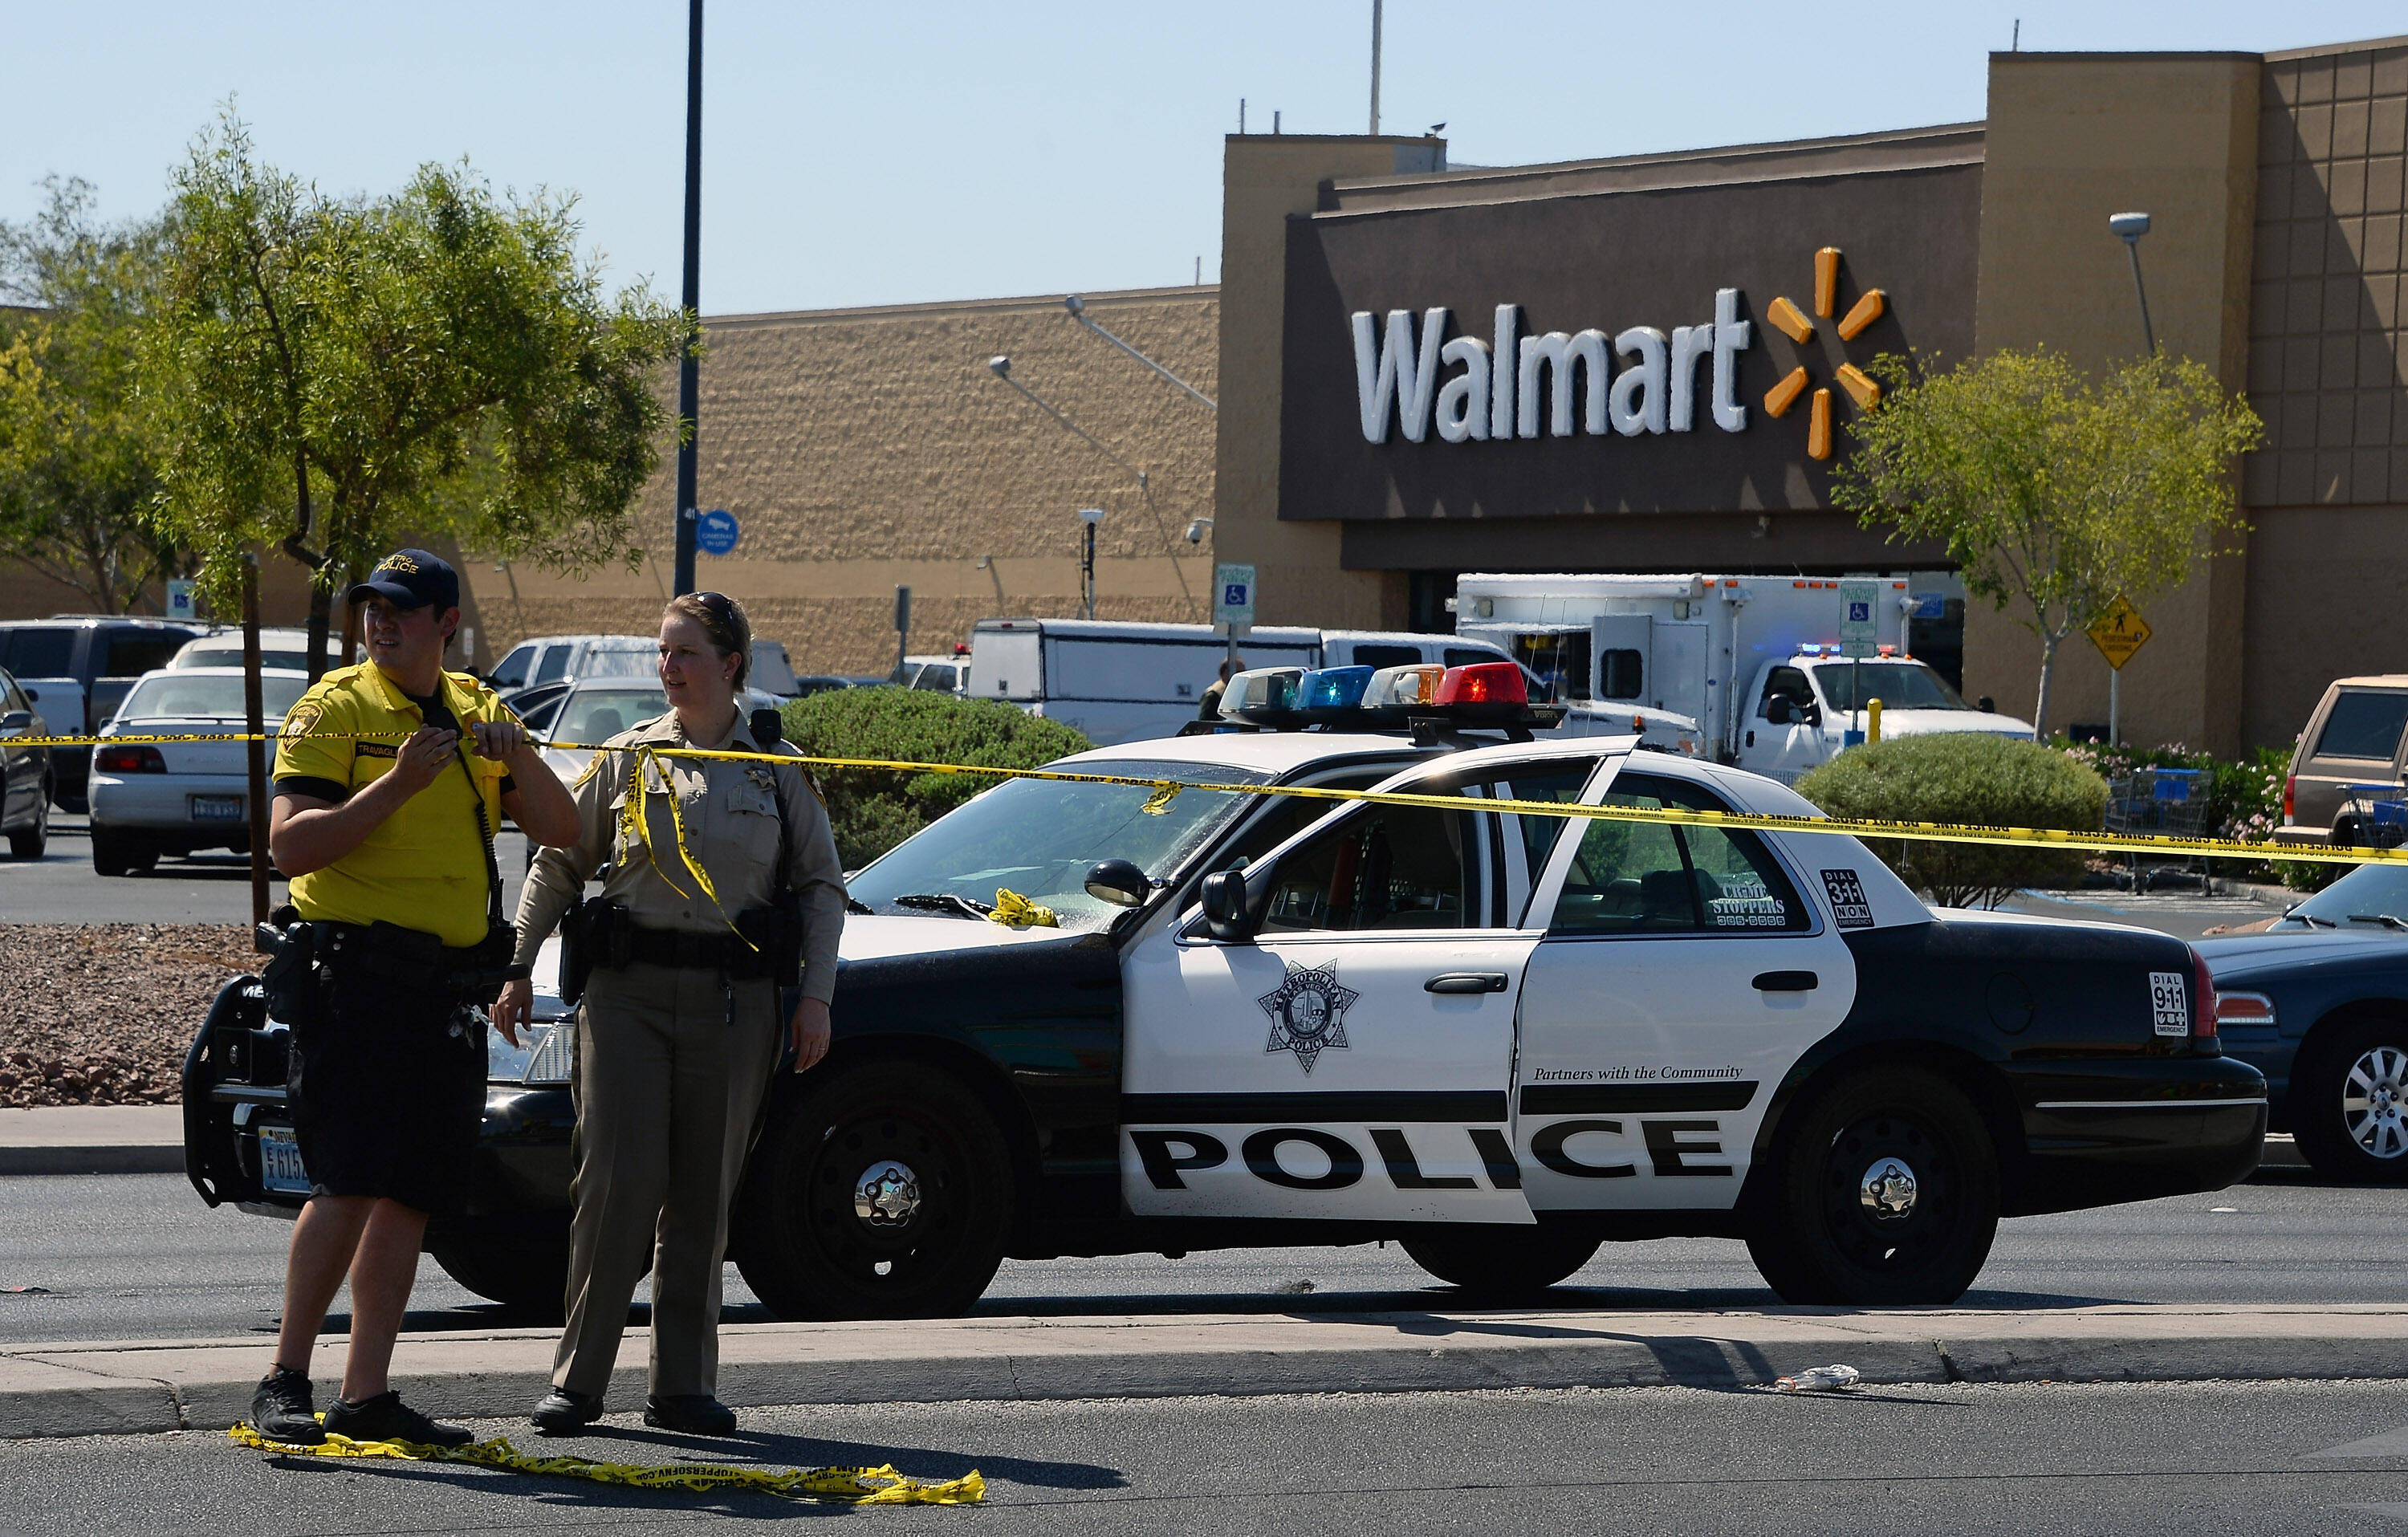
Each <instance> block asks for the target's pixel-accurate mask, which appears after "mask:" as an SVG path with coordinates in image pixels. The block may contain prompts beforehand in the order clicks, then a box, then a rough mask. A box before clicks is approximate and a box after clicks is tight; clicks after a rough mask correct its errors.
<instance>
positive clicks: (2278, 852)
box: [13, 731, 2408, 865]
mask: <svg viewBox="0 0 2408 1537" xmlns="http://www.w3.org/2000/svg"><path fill="white" fill-rule="evenodd" d="M306 735H308V736H309V737H311V738H316V739H321V740H380V739H382V738H389V737H395V736H406V735H408V733H405V732H392V731H386V732H337V731H326V732H316V731H313V732H308V733H306ZM275 740H279V739H278V738H277V737H275V736H273V735H266V736H252V735H250V734H248V733H244V732H222V733H214V734H198V735H187V736H130V735H129V736H122V737H33V738H17V739H13V745H16V746H21V747H88V746H92V745H94V744H98V743H107V744H108V745H112V746H146V745H165V744H168V743H175V742H229V741H240V742H248V741H275ZM283 740H294V739H291V738H287V739H283ZM545 750H546V751H548V752H555V753H600V752H610V753H641V754H651V755H652V756H655V757H676V758H724V759H728V760H731V761H735V762H740V763H783V764H791V765H795V766H796V767H800V768H867V769H876V770H882V771H885V772H891V773H911V774H972V775H979V776H982V777H986V778H991V779H1037V780H1054V781H1058V782H1062V783H1074V784H1130V785H1138V786H1141V787H1144V788H1149V789H1152V790H1153V791H1154V796H1153V797H1150V798H1149V799H1148V800H1147V801H1146V803H1145V805H1144V806H1143V807H1141V808H1140V810H1142V811H1146V812H1152V813H1154V814H1156V815H1159V814H1160V813H1161V812H1165V811H1167V810H1168V808H1169V805H1170V803H1171V802H1172V801H1173V800H1175V799H1177V798H1178V797H1179V796H1180V795H1181V794H1183V793H1184V792H1186V791H1189V790H1202V791H1207V792H1210V793H1211V794H1215V795H1244V796H1295V797H1303V798H1305V799H1309V800H1329V801H1345V800H1368V801H1372V802H1375V803H1377V804H1379V805H1383V806H1425V807H1434V808H1437V809H1439V810H1442V811H1462V810H1464V809H1465V807H1466V805H1467V804H1469V805H1471V806H1473V807H1476V808H1477V809H1478V810H1481V811H1484V812H1509V813H1512V814H1513V815H1517V816H1560V817H1568V818H1576V819H1582V820H1587V821H1597V822H1650V823H1669V824H1674V825H1678V826H1707V827H1744V828H1748V829H1750V830H1753V831H1762V832H1781V833H1797V834H1806V835H1812V836H1822V837H1831V836H1844V837H1849V838H1871V839H1887V840H1902V841H1906V842H1917V843H1979V844H1987V845H1993V846H1999V847H2006V848H2051V849H2064V850H2068V851H2071V852H2075V853H2083V854H2131V855H2143V854H2149V855H2181V856H2183V857H2186V858H2204V859H2248V860H2261V859H2290V860H2300V861H2306V862H2312V863H2319V864H2334V865H2367V864H2389V865H2402V864H2408V847H2403V848H2392V849H2374V848H2354V847H2340V848H2336V847H2334V846H2332V845H2330V844H2324V843H2273V842H2265V843H2245V842H2241V841H2238V840H2228V839H2220V838H2176V837H2173V836H2171V834H2166V833H2111V832H2076V831H2072V830H2070V829H2066V828H2060V827H1985V826H1973V825H1971V824H1965V823H1954V822H1891V821H1878V820H1872V819H1868V818H1861V817H1849V818H1843V817H1821V816H1782V815H1774V814H1770V813H1766V812H1699V811H1691V810H1690V809H1688V808H1687V807H1684V806H1613V805H1598V806H1581V805H1574V804H1572V803H1571V802H1570V801H1561V800H1506V799H1502V798H1490V797H1469V796H1455V795H1426V794H1422V793H1419V792H1416V791H1411V790H1337V789H1331V788H1328V787H1326V786H1322V785H1311V784H1230V783H1219V782H1215V781H1212V780H1203V779H1162V778H1152V777H1145V776H1140V775H1133V774H1106V773H1092V772H1087V771H1085V770H1081V769H1068V768H997V767H996V766H994V765H991V764H981V763H914V762H910V761H908V760H904V759H896V758H840V757H813V756H810V755H808V754H791V753H742V752H737V751H735V750H733V749H729V748H704V747H663V746H659V745H657V744H653V743H649V742H647V743H643V744H640V745H638V746H619V747H606V746H604V745H603V744H602V743H599V742H550V743H547V744H545ZM2403 794H2408V792H2403Z"/></svg>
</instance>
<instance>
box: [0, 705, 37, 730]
mask: <svg viewBox="0 0 2408 1537" xmlns="http://www.w3.org/2000/svg"><path fill="white" fill-rule="evenodd" d="M33 724H34V712H33V711H30V710H12V711H8V713H7V714H6V715H0V731H23V730H26V729H28V728H29V727H31V726H32V725H33Z"/></svg>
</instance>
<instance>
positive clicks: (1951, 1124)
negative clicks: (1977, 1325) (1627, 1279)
mask: <svg viewBox="0 0 2408 1537" xmlns="http://www.w3.org/2000/svg"><path fill="white" fill-rule="evenodd" d="M1774 1158H1775V1162H1774V1164H1773V1167H1771V1168H1770V1169H1768V1170H1767V1171H1765V1172H1766V1173H1767V1174H1768V1175H1770V1182H1769V1185H1768V1188H1767V1191H1766V1199H1765V1201H1764V1203H1763V1208H1762V1210H1761V1212H1760V1214H1759V1215H1758V1217H1757V1220H1756V1223H1755V1224H1754V1225H1753V1227H1752V1228H1751V1231H1750V1233H1749V1236H1748V1241H1747V1248H1748V1254H1749V1255H1750V1256H1751V1257H1753V1258H1754V1259H1755V1260H1756V1269H1757V1270H1758V1271H1762V1272H1763V1275H1764V1278H1765V1280H1766V1281H1767V1282H1769V1283H1770V1284H1771V1286H1772V1289H1773V1290H1775V1291H1777V1292H1779V1293H1780V1294H1781V1296H1782V1299H1783V1300H1785V1301H1789V1302H1801V1303H1826V1304H1841V1305H1848V1306H1860V1307H1863V1306H1870V1307H1884V1306H1896V1305H1902V1304H1910V1303H1928V1302H1953V1301H1955V1300H1957V1298H1958V1297H1961V1296H1963V1295H1964V1292H1965V1289H1966V1288H1967V1287H1968V1286H1971V1285H1972V1284H1973V1278H1974V1277H1975V1276H1976V1275H1978V1274H1980V1273H1981V1270H1982V1264H1983V1261H1984V1260H1985V1259H1987V1258H1988V1257H1989V1254H1990V1241H1991V1239H1992V1238H1993V1237H1995V1236H1996V1235H1997V1233H1998V1230H1999V1166H1998V1157H1997V1155H1996V1154H1995V1153H1994V1152H1993V1150H1992V1149H1991V1146H1990V1139H1989V1136H1988V1134H1987V1132H1986V1131H1985V1129H1984V1128H1983V1125H1982V1118H1981V1116H1980V1115H1979V1114H1977V1113H1975V1112H1974V1110H1973V1107H1972V1105H1971V1102H1969V1101H1968V1100H1967V1099H1966V1098H1965V1096H1964V1094H1963V1093H1962V1092H1961V1091H1960V1090H1958V1089H1957V1086H1956V1085H1953V1084H1951V1083H1949V1082H1948V1081H1947V1080H1946V1079H1945V1078H1942V1077H1941V1076H1940V1075H1939V1074H1937V1073H1932V1072H1926V1071H1923V1070H1917V1069H1904V1068H1893V1069H1886V1070H1881V1071H1876V1072H1868V1073H1860V1074H1857V1075H1856V1076H1853V1077H1849V1078H1846V1079H1842V1081H1840V1082H1839V1083H1836V1084H1834V1085H1831V1086H1830V1088H1829V1089H1828V1090H1827V1091H1825V1092H1822V1093H1819V1094H1817V1095H1816V1096H1815V1098H1814V1099H1813V1100H1812V1101H1811V1102H1809V1103H1807V1104H1803V1105H1800V1106H1799V1108H1798V1110H1797V1112H1796V1113H1795V1119H1794V1120H1793V1122H1792V1124H1791V1126H1790V1128H1789V1129H1788V1131H1787V1133H1786V1134H1785V1136H1784V1137H1783V1138H1782V1139H1781V1142H1780V1144H1779V1147H1778V1149H1777V1151H1776V1152H1775V1154H1774Z"/></svg>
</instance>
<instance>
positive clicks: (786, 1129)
mask: <svg viewBox="0 0 2408 1537" xmlns="http://www.w3.org/2000/svg"><path fill="white" fill-rule="evenodd" d="M813 1079H819V1080H820V1081H819V1082H817V1083H813V1082H811V1080H813ZM801 1090H802V1092H801V1093H799V1094H798V1095H796V1096H795V1097H794V1098H792V1099H785V1100H784V1101H783V1102H782V1103H781V1105H780V1106H779V1107H778V1108H777V1109H776V1110H774V1111H773V1112H772V1113H771V1116H770V1121H769V1126H768V1128H767V1130H765V1131H764V1132H763V1133H762V1137H761V1142H760V1144H759V1146H758V1147H756V1148H755V1149H754V1150H753V1163H752V1167H751V1169H750V1170H749V1171H748V1172H747V1173H746V1176H745V1183H744V1189H743V1191H742V1193H741V1194H740V1195H739V1196H738V1199H737V1206H736V1223H735V1226H736V1231H737V1242H736V1243H735V1245H734V1246H735V1248H736V1251H737V1261H736V1264H737V1269H738V1271H741V1272H742V1273H743V1276H744V1281H745V1284H746V1285H747V1286H751V1287H752V1288H753V1294H754V1295H755V1296H757V1297H759V1298H760V1299H761V1300H762V1301H763V1302H764V1303H765V1304H767V1307H768V1309H769V1311H770V1312H772V1313H774V1314H777V1315H778V1316H779V1317H781V1318H935V1317H944V1316H949V1315H951V1314H957V1313H961V1312H963V1311H965V1310H966V1309H968V1307H969V1305H970V1304H971V1303H973V1302H975V1301H977V1300H979V1297H980V1294H982V1292H984V1291H985V1290H986V1287H987V1283H988V1282H990V1281H992V1280H994V1279H995V1272H996V1267H997V1266H998V1265H1000V1264H1001V1263H1002V1262H1003V1249H1004V1243H1005V1241H1006V1240H1007V1239H1008V1238H1009V1236H1010V1235H1011V1214H1012V1185H1011V1150H1010V1148H1008V1147H1007V1146H1006V1145H1005V1143H1004V1140H1003V1133H1002V1132H1001V1131H1000V1130H999V1129H998V1128H996V1124H995V1117H994V1115H993V1114H992V1113H990V1112H989V1111H988V1109H987V1107H986V1105H985V1103H984V1102H983V1101H982V1100H981V1099H979V1097H978V1096H977V1095H976V1094H974V1093H972V1092H971V1091H970V1089H969V1088H968V1086H967V1085H964V1084H962V1083H961V1082H960V1081H959V1080H957V1079H954V1078H953V1077H951V1076H949V1075H948V1074H946V1073H944V1072H942V1071H940V1070H929V1069H925V1068H919V1067H914V1066H910V1065H909V1064H905V1063H900V1062H867V1063H863V1064H861V1065H860V1066H858V1067H854V1068H849V1069H839V1070H835V1071H833V1072H831V1073H829V1074H828V1075H827V1076H826V1077H825V1078H821V1074H820V1073H819V1072H817V1071H814V1072H812V1073H810V1074H809V1075H807V1077H806V1078H805V1080H804V1082H803V1084H802V1085H801Z"/></svg>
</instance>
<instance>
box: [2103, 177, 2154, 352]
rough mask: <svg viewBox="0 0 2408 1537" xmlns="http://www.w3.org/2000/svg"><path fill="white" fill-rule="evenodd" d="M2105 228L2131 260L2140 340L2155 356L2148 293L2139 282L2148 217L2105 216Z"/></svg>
mask: <svg viewBox="0 0 2408 1537" xmlns="http://www.w3.org/2000/svg"><path fill="white" fill-rule="evenodd" d="M2107 227H2108V229H2110V230H2112V231H2114V235H2115V237H2116V238H2117V239H2119V240H2121V241H2123V242H2124V253H2125V254H2126V255H2128V256H2129V257H2131V258H2132V292H2133V294H2135V295H2137V296H2138V297H2139V299H2140V301H2141V338H2142V339H2143V341H2145V342H2147V343H2148V345H2149V355H2150V356H2151V357H2155V356H2157V330H2156V328H2155V327H2153V326H2151V325H2150V324H2149V291H2148V289H2147V288H2146V287H2145V286H2144V285H2143V283H2142V281H2141V237H2142V236H2143V235H2146V234H2148V233H2149V216H2148V215H2147V214H2145V213H2114V214H2109V215H2108V216H2107Z"/></svg>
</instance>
